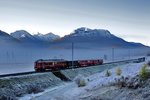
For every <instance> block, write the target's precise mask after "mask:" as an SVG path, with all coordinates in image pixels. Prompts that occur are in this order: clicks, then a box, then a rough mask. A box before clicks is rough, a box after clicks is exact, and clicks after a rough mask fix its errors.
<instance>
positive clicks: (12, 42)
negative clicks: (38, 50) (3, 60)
mask: <svg viewBox="0 0 150 100" xmlns="http://www.w3.org/2000/svg"><path fill="white" fill-rule="evenodd" d="M20 43H21V42H20V41H19V40H17V39H16V38H14V37H12V36H10V35H9V34H8V33H6V32H3V31H1V30H0V45H1V49H4V48H9V47H15V46H18V45H20Z"/></svg>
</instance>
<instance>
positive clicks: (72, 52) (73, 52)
mask: <svg viewBox="0 0 150 100" xmlns="http://www.w3.org/2000/svg"><path fill="white" fill-rule="evenodd" d="M73 61H74V43H73V42H72V68H73V67H74V63H73Z"/></svg>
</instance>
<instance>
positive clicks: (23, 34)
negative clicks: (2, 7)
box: [10, 30, 38, 43]
mask: <svg viewBox="0 0 150 100" xmlns="http://www.w3.org/2000/svg"><path fill="white" fill-rule="evenodd" d="M10 35H11V36H13V37H14V38H16V39H18V40H20V41H22V42H27V43H28V42H30V43H32V42H38V39H36V38H35V37H34V36H32V35H31V34H30V33H28V32H27V31H25V30H18V31H15V32H13V33H11V34H10Z"/></svg>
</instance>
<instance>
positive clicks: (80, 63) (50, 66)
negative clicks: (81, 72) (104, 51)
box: [34, 59, 103, 72]
mask: <svg viewBox="0 0 150 100" xmlns="http://www.w3.org/2000/svg"><path fill="white" fill-rule="evenodd" d="M102 64H103V59H95V60H75V61H67V60H64V59H47V60H43V59H39V60H37V61H35V64H34V69H35V71H38V72H40V71H46V70H51V71H57V70H62V69H70V68H82V67H88V66H95V65H102Z"/></svg>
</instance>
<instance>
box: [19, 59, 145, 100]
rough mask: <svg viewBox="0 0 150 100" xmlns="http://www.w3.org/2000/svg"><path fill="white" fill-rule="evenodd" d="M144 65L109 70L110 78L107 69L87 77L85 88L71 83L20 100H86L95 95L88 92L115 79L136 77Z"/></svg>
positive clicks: (131, 65)
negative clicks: (119, 74)
mask: <svg viewBox="0 0 150 100" xmlns="http://www.w3.org/2000/svg"><path fill="white" fill-rule="evenodd" d="M144 63H145V62H144ZM144 63H129V64H126V65H122V66H117V67H115V68H112V69H110V70H109V71H111V73H112V75H111V76H109V77H106V76H105V72H106V70H107V69H106V70H105V71H103V72H101V73H96V74H94V75H91V76H89V77H86V79H88V80H89V81H88V83H87V85H86V86H85V87H77V85H76V84H75V82H70V83H66V84H63V85H62V86H60V87H55V88H52V89H47V90H46V91H44V92H42V93H39V94H35V95H34V94H32V95H27V96H25V97H23V98H20V100H30V99H32V100H41V99H43V98H44V100H60V99H61V100H79V98H85V97H88V96H92V95H94V94H90V93H88V91H92V90H93V89H99V88H101V87H103V86H104V85H109V83H110V82H113V81H114V79H115V78H120V77H121V76H129V77H134V76H136V75H137V74H138V73H139V70H140V69H141V67H142V66H143V64H144ZM118 67H119V68H121V70H122V74H121V76H117V75H116V72H115V71H116V68H118ZM27 98H29V99H27Z"/></svg>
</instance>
